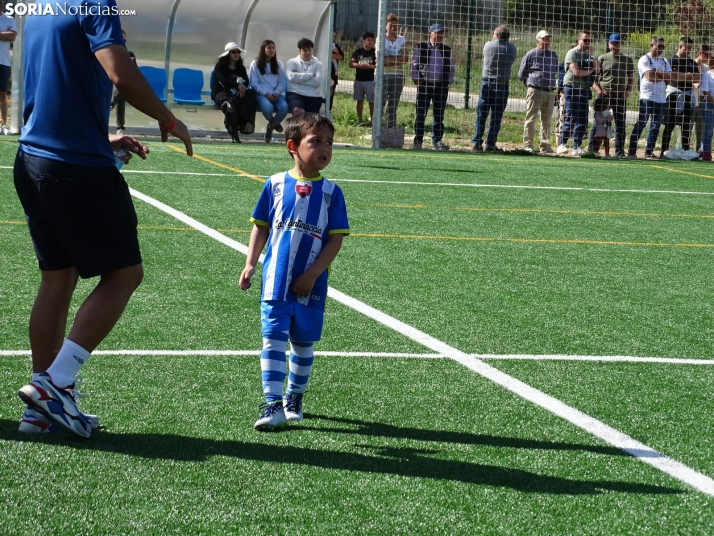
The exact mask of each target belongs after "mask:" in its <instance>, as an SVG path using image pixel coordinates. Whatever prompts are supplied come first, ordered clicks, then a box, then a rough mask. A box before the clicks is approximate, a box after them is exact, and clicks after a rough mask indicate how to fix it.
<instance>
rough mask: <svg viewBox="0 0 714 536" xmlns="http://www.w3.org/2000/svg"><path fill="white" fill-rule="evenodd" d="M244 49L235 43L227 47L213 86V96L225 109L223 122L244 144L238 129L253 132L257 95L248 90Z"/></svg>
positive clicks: (230, 132)
mask: <svg viewBox="0 0 714 536" xmlns="http://www.w3.org/2000/svg"><path fill="white" fill-rule="evenodd" d="M243 52H245V51H243V50H241V49H240V47H239V46H238V45H237V44H236V43H234V42H231V43H228V44H227V45H226V46H225V50H224V52H223V54H221V55H220V56H219V57H218V63H216V66H215V67H214V69H213V74H214V78H213V86H212V87H211V99H213V101H214V102H215V103H216V106H217V107H219V108H220V109H221V110H222V111H223V115H224V116H225V119H224V121H223V124H224V125H225V127H226V130H227V131H228V134H230V135H231V139H232V140H233V143H241V141H240V136H239V135H238V133H239V132H240V133H241V134H252V133H253V130H255V110H256V106H255V94H254V92H253V90H252V89H248V85H249V82H248V73H247V72H246V70H245V65H243V58H242V56H241V55H242V53H243Z"/></svg>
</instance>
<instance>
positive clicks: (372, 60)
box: [350, 32, 377, 126]
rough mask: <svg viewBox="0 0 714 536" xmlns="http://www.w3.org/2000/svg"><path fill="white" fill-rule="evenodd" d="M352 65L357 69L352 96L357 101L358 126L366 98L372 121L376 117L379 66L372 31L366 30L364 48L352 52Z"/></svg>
mask: <svg viewBox="0 0 714 536" xmlns="http://www.w3.org/2000/svg"><path fill="white" fill-rule="evenodd" d="M350 67H351V68H352V69H355V84H354V89H353V90H352V98H354V100H355V101H357V126H361V125H362V113H363V110H364V101H365V99H366V100H367V102H368V103H369V121H370V123H371V122H372V117H374V70H375V69H376V68H377V55H376V54H375V52H374V34H373V33H372V32H365V33H364V34H363V35H362V48H358V49H357V50H355V52H354V54H352V57H351V58H350Z"/></svg>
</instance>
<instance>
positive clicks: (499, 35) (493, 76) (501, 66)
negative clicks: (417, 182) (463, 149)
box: [471, 26, 516, 151]
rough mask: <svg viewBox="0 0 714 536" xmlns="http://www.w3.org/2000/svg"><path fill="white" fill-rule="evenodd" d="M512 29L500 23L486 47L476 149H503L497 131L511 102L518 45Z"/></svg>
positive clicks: (477, 117)
mask: <svg viewBox="0 0 714 536" xmlns="http://www.w3.org/2000/svg"><path fill="white" fill-rule="evenodd" d="M509 37H510V32H509V31H508V27H507V26H498V27H496V29H495V30H494V31H493V40H492V41H489V42H488V43H486V44H485V45H484V46H483V75H482V81H481V91H480V93H479V96H478V106H477V107H476V124H475V125H474V131H475V132H474V137H473V138H471V148H472V149H473V150H474V151H483V150H486V151H501V149H498V148H497V147H496V140H497V139H498V132H499V130H501V120H502V119H503V112H504V110H505V109H506V104H507V103H508V83H509V81H510V80H511V67H512V66H513V62H514V61H516V45H514V44H513V43H509V42H508V39H509ZM489 112H490V113H491V119H490V121H489V123H488V136H487V137H486V146H485V147H484V144H483V136H484V134H485V132H486V118H487V117H488V114H489Z"/></svg>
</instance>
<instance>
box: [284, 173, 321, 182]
mask: <svg viewBox="0 0 714 536" xmlns="http://www.w3.org/2000/svg"><path fill="white" fill-rule="evenodd" d="M288 175H290V176H291V177H292V178H293V179H295V180H296V181H303V182H317V181H321V180H322V179H324V178H325V177H323V176H322V175H320V176H319V177H315V178H314V179H306V178H305V177H296V176H295V175H293V174H292V173H291V172H290V171H288Z"/></svg>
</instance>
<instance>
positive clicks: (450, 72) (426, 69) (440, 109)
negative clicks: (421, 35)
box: [411, 24, 456, 151]
mask: <svg viewBox="0 0 714 536" xmlns="http://www.w3.org/2000/svg"><path fill="white" fill-rule="evenodd" d="M443 41H444V27H443V26H442V25H441V24H432V25H431V26H430V27H429V40H428V41H426V42H425V43H419V44H418V45H417V46H416V48H415V49H414V54H413V55H412V66H411V77H412V80H413V81H414V83H415V84H416V85H417V102H416V121H415V122H414V134H415V136H414V148H415V149H421V147H422V143H423V140H424V119H425V118H426V112H427V111H428V110H429V103H430V102H433V104H434V108H433V114H434V121H433V123H432V126H431V143H432V148H433V149H434V150H436V151H448V150H449V146H448V145H444V144H443V143H441V138H442V136H443V135H444V111H445V110H446V98H447V97H448V95H449V86H450V85H451V84H453V83H454V74H455V73H456V64H455V63H454V57H453V56H452V54H451V47H448V46H446V45H445V44H444V43H443Z"/></svg>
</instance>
